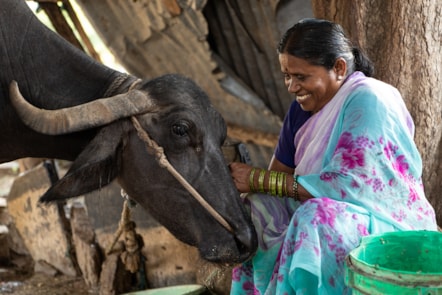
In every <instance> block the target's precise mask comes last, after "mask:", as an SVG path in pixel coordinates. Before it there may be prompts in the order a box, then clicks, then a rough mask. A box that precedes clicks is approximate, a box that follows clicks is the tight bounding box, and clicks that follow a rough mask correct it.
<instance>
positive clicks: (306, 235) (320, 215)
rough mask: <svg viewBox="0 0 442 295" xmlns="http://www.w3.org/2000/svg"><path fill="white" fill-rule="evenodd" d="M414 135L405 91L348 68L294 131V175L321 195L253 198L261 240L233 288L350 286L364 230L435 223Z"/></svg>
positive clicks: (293, 290)
mask: <svg viewBox="0 0 442 295" xmlns="http://www.w3.org/2000/svg"><path fill="white" fill-rule="evenodd" d="M413 136H414V123H413V120H412V118H411V116H410V114H409V112H408V110H407V108H406V106H405V103H404V101H403V100H402V97H401V95H400V94H399V92H398V91H397V89H395V88H394V87H392V86H391V85H388V84H386V83H383V82H381V81H379V80H376V79H373V78H367V77H365V75H364V74H363V73H361V72H355V73H353V74H352V75H351V76H349V77H348V78H347V80H346V81H345V83H344V84H343V85H342V86H341V88H340V89H339V91H338V92H337V93H336V95H335V96H334V97H333V99H332V100H331V101H330V102H329V103H328V104H327V105H325V106H324V107H323V108H322V109H321V110H320V111H319V112H317V113H315V114H314V115H312V116H311V117H310V118H309V119H308V120H307V121H306V122H305V123H304V125H303V126H302V127H301V128H300V129H299V130H298V132H297V133H296V134H295V138H294V145H295V146H296V153H295V155H294V164H295V166H296V170H295V173H296V174H297V175H298V183H299V184H300V185H302V186H303V187H304V188H305V189H306V190H307V191H308V192H310V194H311V195H312V196H313V198H312V199H309V200H308V201H305V202H303V203H302V204H301V203H299V202H297V201H294V200H293V199H290V198H277V197H273V196H269V195H266V194H249V195H248V196H247V197H246V198H245V200H244V202H245V203H246V205H247V206H248V207H249V209H250V212H251V217H252V221H253V223H254V225H255V228H256V231H257V233H258V241H259V247H258V251H257V253H256V255H255V256H254V257H253V258H252V259H251V260H249V261H247V262H245V263H243V264H242V265H240V266H239V267H236V268H235V269H234V270H233V277H232V287H231V294H269V295H274V294H284V295H285V294H298V295H299V294H339V295H341V294H351V293H352V291H351V289H350V288H348V287H346V286H345V284H344V276H345V273H344V271H345V269H344V262H345V257H346V256H347V255H348V253H349V252H350V251H351V250H353V249H354V248H355V247H357V246H358V245H359V243H360V240H361V237H363V236H367V235H370V234H380V233H384V232H390V231H404V230H437V224H436V219H435V213H434V209H433V208H432V206H431V205H430V204H429V202H428V200H427V199H426V197H425V193H424V189H423V184H422V178H421V177H422V175H421V173H422V160H421V157H420V154H419V152H418V150H417V148H416V146H415V144H414V140H413Z"/></svg>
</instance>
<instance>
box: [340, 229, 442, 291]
mask: <svg viewBox="0 0 442 295" xmlns="http://www.w3.org/2000/svg"><path fill="white" fill-rule="evenodd" d="M410 235H411V236H414V237H417V238H419V239H425V238H429V237H430V236H433V238H437V239H440V241H441V242H442V233H440V232H437V231H427V230H425V231H422V230H421V231H402V232H388V233H384V234H379V235H370V236H365V237H363V238H362V239H361V243H360V245H359V246H358V247H356V248H355V249H353V250H352V251H350V253H349V254H348V255H347V256H346V258H345V267H347V268H348V269H349V270H350V271H353V272H357V273H360V274H363V275H368V276H371V277H374V278H376V280H379V281H384V282H390V283H392V282H396V283H397V282H400V283H401V284H402V285H404V286H410V287H416V286H422V287H434V286H441V282H442V269H441V272H417V271H406V270H394V269H391V268H387V267H382V266H379V265H374V264H370V263H367V262H364V261H362V260H360V259H358V258H357V257H355V254H356V253H357V252H359V251H361V249H362V248H363V246H364V245H367V244H370V243H376V242H379V241H380V239H382V238H388V237H392V236H394V237H401V236H402V237H405V236H410Z"/></svg>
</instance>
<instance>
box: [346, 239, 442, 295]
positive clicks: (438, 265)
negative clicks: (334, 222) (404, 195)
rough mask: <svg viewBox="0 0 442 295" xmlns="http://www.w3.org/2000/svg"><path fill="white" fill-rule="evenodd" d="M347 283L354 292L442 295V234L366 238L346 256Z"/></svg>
mask: <svg viewBox="0 0 442 295" xmlns="http://www.w3.org/2000/svg"><path fill="white" fill-rule="evenodd" d="M345 283H346V285H347V286H349V287H351V288H352V290H353V294H354V295H358V294H364V295H365V294H370V295H378V294H379V295H389V294H391V295H397V294H400V295H417V294H419V295H436V294H437V295H442V233H440V232H437V231H402V232H389V233H384V234H382V235H372V236H367V237H363V238H362V240H361V244H360V245H359V246H358V247H357V248H355V249H354V250H352V251H351V252H350V253H349V254H348V255H347V257H346V260H345Z"/></svg>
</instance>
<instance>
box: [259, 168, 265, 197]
mask: <svg viewBox="0 0 442 295" xmlns="http://www.w3.org/2000/svg"><path fill="white" fill-rule="evenodd" d="M265 175H266V171H265V170H264V169H261V170H260V171H259V177H258V188H259V190H258V191H259V192H260V193H265V191H264V176H265Z"/></svg>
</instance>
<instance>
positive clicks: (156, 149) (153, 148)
mask: <svg viewBox="0 0 442 295" xmlns="http://www.w3.org/2000/svg"><path fill="white" fill-rule="evenodd" d="M131 120H132V123H133V125H134V127H135V129H136V130H137V133H138V136H139V137H140V138H141V139H142V140H143V141H144V142H145V143H146V147H147V149H148V152H150V153H154V154H155V157H156V159H157V161H158V164H159V165H160V166H161V167H162V168H166V169H167V171H169V172H170V173H171V174H172V175H173V176H174V177H175V178H176V179H177V180H178V181H179V182H180V183H181V184H182V185H183V186H184V188H185V189H187V191H188V192H189V193H190V194H191V195H192V196H193V197H194V198H195V199H196V200H197V201H198V202H199V203H200V204H201V206H203V207H204V209H206V210H207V211H208V212H209V213H210V214H211V215H212V216H213V218H215V220H216V221H218V222H219V223H220V224H221V225H222V226H224V227H225V228H226V229H227V230H228V231H229V232H232V233H233V229H232V227H231V226H230V224H229V223H228V222H227V221H226V220H225V219H224V218H223V217H222V216H221V215H220V214H219V213H218V212H217V211H216V210H215V209H213V207H212V206H210V204H209V203H207V201H206V200H205V199H204V198H203V197H201V195H200V194H199V193H198V192H197V191H196V190H195V189H194V188H193V187H192V186H191V185H190V184H189V183H188V182H187V181H186V180H185V179H184V178H183V177H182V176H181V174H179V173H178V172H177V171H176V170H175V168H174V167H173V166H172V165H171V164H170V163H169V161H168V160H167V158H166V155H165V154H164V149H163V148H162V147H160V146H159V145H158V144H157V143H156V142H155V141H154V140H153V139H151V138H150V137H149V135H148V134H147V133H146V131H144V129H143V128H142V127H141V125H140V122H138V120H137V118H135V117H134V116H132V117H131Z"/></svg>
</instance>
